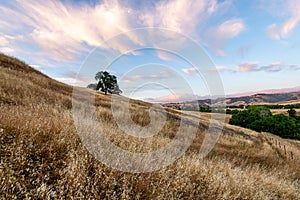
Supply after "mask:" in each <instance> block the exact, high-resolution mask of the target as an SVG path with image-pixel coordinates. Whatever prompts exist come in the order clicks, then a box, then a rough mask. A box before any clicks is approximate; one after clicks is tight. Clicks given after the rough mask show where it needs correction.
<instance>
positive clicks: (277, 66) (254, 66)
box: [236, 62, 300, 72]
mask: <svg viewBox="0 0 300 200" xmlns="http://www.w3.org/2000/svg"><path fill="white" fill-rule="evenodd" d="M236 67H237V71H238V72H259V71H263V72H280V71H283V70H300V67H299V66H298V65H288V64H284V63H281V62H274V63H270V64H268V65H262V66H260V65H259V63H258V62H248V63H241V64H238V65H237V66H236Z"/></svg>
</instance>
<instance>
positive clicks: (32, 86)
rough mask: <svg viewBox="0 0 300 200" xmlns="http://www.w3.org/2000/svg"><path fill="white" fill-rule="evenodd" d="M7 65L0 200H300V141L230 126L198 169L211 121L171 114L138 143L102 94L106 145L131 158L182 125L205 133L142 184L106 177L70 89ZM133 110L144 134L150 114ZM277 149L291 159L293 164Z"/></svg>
mask: <svg viewBox="0 0 300 200" xmlns="http://www.w3.org/2000/svg"><path fill="white" fill-rule="evenodd" d="M0 60H1V62H0V63H1V65H0V86H1V89H0V109H1V112H0V128H1V130H0V199H30V198H33V199H299V196H300V193H299V191H300V181H299V180H300V169H299V164H300V163H299V161H300V160H299V155H300V154H299V152H300V147H299V143H298V142H297V141H292V140H284V139H281V138H279V137H276V136H274V135H271V134H267V133H257V132H254V131H250V130H247V129H243V128H239V127H235V126H231V125H229V124H225V127H224V132H223V134H222V135H221V137H220V138H219V141H218V143H217V144H216V146H215V147H214V149H213V150H212V151H211V152H210V153H209V155H208V156H207V157H206V158H205V159H199V157H198V156H197V155H198V151H199V148H200V146H201V143H202V141H203V138H204V135H205V132H206V130H205V127H207V126H208V124H209V122H210V121H209V119H210V116H209V115H208V114H205V115H202V113H201V115H200V117H199V113H181V112H179V111H175V110H172V109H166V110H167V121H166V123H165V125H164V127H163V128H162V130H161V131H160V132H159V133H158V134H157V135H155V136H154V137H152V138H151V139H149V138H148V139H147V138H144V139H143V138H135V137H133V136H129V135H127V134H125V133H124V132H122V131H121V130H120V129H119V128H118V126H117V124H116V122H115V121H114V117H113V116H112V113H111V109H110V108H111V97H112V96H111V95H103V94H101V93H97V94H95V95H96V99H95V105H96V106H97V107H98V108H97V117H98V120H99V123H101V126H102V127H103V130H104V132H105V135H106V136H107V138H108V139H109V140H110V141H111V142H112V143H113V144H115V145H116V146H119V147H121V148H123V149H125V150H128V151H131V152H149V151H153V150H156V149H159V148H161V147H163V146H165V145H166V144H168V143H169V142H170V141H171V140H172V139H173V137H174V136H175V135H176V132H177V131H178V126H179V123H180V120H181V119H184V120H186V121H188V122H189V126H191V128H192V127H194V126H197V124H198V123H200V125H199V126H198V128H197V129H198V130H197V133H196V138H195V139H194V141H193V143H192V145H191V146H190V148H189V149H188V151H187V152H186V154H185V155H184V156H182V157H180V158H179V159H178V160H176V162H174V163H173V164H171V165H169V166H168V167H165V168H163V169H160V170H158V171H155V172H151V173H135V174H132V173H128V172H121V171H117V170H114V169H112V168H109V167H107V166H105V165H104V164H102V163H101V162H99V161H98V160H96V159H95V158H94V157H93V156H92V155H91V154H90V153H89V152H88V151H87V149H86V148H85V147H84V146H83V144H82V142H81V140H80V138H79V136H78V134H77V131H76V128H75V125H74V121H73V118H72V110H71V107H72V99H71V98H72V88H71V87H70V86H67V85H64V84H62V83H59V82H57V81H54V80H52V79H50V78H48V77H46V76H44V75H42V74H41V73H39V72H37V71H35V70H33V69H32V68H30V67H28V66H27V65H26V64H25V63H23V62H21V61H18V60H17V59H14V58H10V57H7V56H5V55H0ZM3 63H6V64H3ZM86 91H87V92H93V91H90V90H86ZM78 98H82V99H84V98H85V96H82V97H78ZM117 98H119V99H118V100H119V101H120V102H122V101H127V100H128V99H126V98H125V97H121V96H120V97H117ZM129 102H130V111H131V118H132V120H133V121H134V122H135V123H137V124H139V125H141V126H147V124H149V123H150V121H149V116H148V113H149V107H150V106H151V104H149V103H145V102H142V101H137V100H130V101H129ZM157 114H159V113H157ZM119 115H122V113H119ZM187 130H189V128H187ZM187 133H188V131H187ZM275 141H276V144H275ZM278 142H280V144H281V146H283V145H285V146H286V149H287V151H288V152H293V155H294V159H293V160H292V159H291V158H289V155H285V153H284V150H283V148H282V147H280V146H279V145H278V144H277V143H278Z"/></svg>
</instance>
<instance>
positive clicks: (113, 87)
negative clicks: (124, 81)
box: [87, 71, 122, 94]
mask: <svg viewBox="0 0 300 200" xmlns="http://www.w3.org/2000/svg"><path fill="white" fill-rule="evenodd" d="M95 79H96V81H98V83H95V84H94V83H92V84H89V85H88V86H87V87H88V88H91V89H93V90H100V91H102V92H105V94H107V92H109V93H111V94H121V93H122V90H120V88H119V85H118V81H117V77H116V76H115V75H111V74H110V73H108V72H107V71H101V72H98V73H97V74H96V76H95Z"/></svg>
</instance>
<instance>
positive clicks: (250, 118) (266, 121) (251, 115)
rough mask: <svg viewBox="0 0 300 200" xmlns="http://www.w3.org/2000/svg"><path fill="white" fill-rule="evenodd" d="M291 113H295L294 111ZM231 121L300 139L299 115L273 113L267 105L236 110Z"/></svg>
mask: <svg viewBox="0 0 300 200" xmlns="http://www.w3.org/2000/svg"><path fill="white" fill-rule="evenodd" d="M291 113H292V115H293V114H294V112H293V111H291ZM229 123H230V124H233V125H238V126H242V127H245V128H249V129H252V130H255V131H259V132H260V131H264V132H269V133H273V134H275V135H279V136H280V137H283V138H291V139H298V140H300V120H299V119H298V118H297V117H291V116H290V117H289V116H285V115H283V114H278V115H272V113H271V111H270V109H269V108H267V107H265V106H250V107H249V108H248V109H247V110H243V111H236V112H235V113H233V115H232V118H231V119H230V121H229Z"/></svg>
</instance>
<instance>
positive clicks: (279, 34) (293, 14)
mask: <svg viewBox="0 0 300 200" xmlns="http://www.w3.org/2000/svg"><path fill="white" fill-rule="evenodd" d="M272 3H273V4H278V5H279V6H280V9H274V10H272V11H271V12H273V13H272V14H275V15H281V16H284V17H286V16H288V18H287V19H286V20H285V22H283V23H282V24H270V25H269V26H268V27H267V28H266V32H267V35H268V36H269V37H270V38H271V39H274V40H282V39H286V38H287V37H288V36H289V34H290V33H291V32H292V31H293V30H294V29H295V28H296V27H297V25H298V24H299V23H300V12H299V10H300V1H298V0H285V1H281V0H279V1H278V0H277V1H272ZM268 6H269V7H271V6H270V5H269V2H268ZM274 12H275V13H274ZM277 12H280V14H279V13H277Z"/></svg>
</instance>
